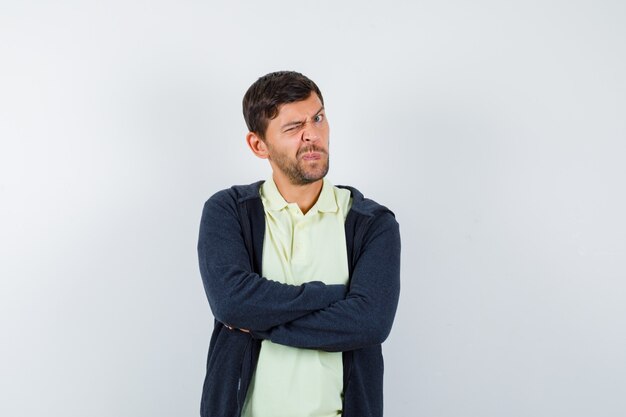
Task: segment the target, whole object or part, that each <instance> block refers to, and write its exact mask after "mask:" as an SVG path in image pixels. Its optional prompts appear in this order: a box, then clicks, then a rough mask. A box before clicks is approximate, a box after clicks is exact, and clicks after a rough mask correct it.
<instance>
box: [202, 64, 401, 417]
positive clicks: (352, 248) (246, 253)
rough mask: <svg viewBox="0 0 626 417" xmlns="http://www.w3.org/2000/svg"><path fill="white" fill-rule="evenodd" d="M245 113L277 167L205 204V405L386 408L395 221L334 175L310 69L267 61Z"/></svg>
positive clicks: (256, 140) (324, 411)
mask: <svg viewBox="0 0 626 417" xmlns="http://www.w3.org/2000/svg"><path fill="white" fill-rule="evenodd" d="M243 113H244V118H245V120H246V124H247V126H248V129H249V131H250V132H249V133H248V134H247V136H246V141H247V143H248V146H249V147H250V149H251V150H252V152H253V153H254V154H255V155H256V156H258V157H259V158H263V159H267V160H268V161H269V163H270V166H271V168H272V176H271V178H269V179H268V180H267V181H259V182H256V183H254V184H250V185H245V186H233V187H231V188H229V189H226V190H222V191H220V192H218V193H216V194H215V195H213V196H212V197H211V198H210V199H209V200H208V201H207V202H206V204H205V206H204V211H203V213H202V221H201V226H200V238H199V243H198V255H199V260H200V271H201V274H202V280H203V283H204V288H205V290H206V294H207V297H208V300H209V304H210V306H211V311H212V312H213V316H214V317H215V327H214V329H213V335H212V337H211V342H210V346H209V355H208V363H207V374H206V378H205V381H204V389H203V393H202V404H201V416H202V417H239V416H242V417H309V416H320V417H326V416H328V417H330V416H335V417H336V416H343V417H379V416H382V414H383V401H382V395H383V358H382V351H381V343H382V342H383V341H384V340H385V339H386V338H387V336H388V334H389V332H390V330H391V325H392V322H393V318H394V315H395V312H396V306H397V302H398V296H399V291H400V234H399V229H398V223H397V222H396V220H395V218H394V215H393V213H392V212H391V211H389V210H388V209H387V208H386V207H384V206H381V205H379V204H377V203H376V202H374V201H372V200H369V199H366V198H364V197H363V195H362V194H361V193H360V192H359V191H357V190H356V189H355V188H352V187H335V186H333V185H332V184H331V183H330V182H329V181H328V180H326V179H325V176H326V173H327V172H328V137H329V127H328V121H327V119H326V113H325V110H324V99H323V98H322V94H321V92H320V90H319V88H318V87H317V85H315V83H314V82H313V81H311V80H309V79H308V78H307V77H305V76H304V75H302V74H299V73H296V72H291V71H284V72H275V73H271V74H267V75H265V76H263V77H261V78H260V79H259V80H257V81H256V82H255V83H254V84H253V85H252V86H251V87H250V88H249V89H248V91H247V92H246V94H245V96H244V99H243Z"/></svg>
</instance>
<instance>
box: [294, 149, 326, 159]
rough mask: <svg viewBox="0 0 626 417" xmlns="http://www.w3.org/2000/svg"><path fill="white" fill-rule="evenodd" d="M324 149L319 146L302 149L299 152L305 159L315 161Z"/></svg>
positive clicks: (319, 157) (323, 152)
mask: <svg viewBox="0 0 626 417" xmlns="http://www.w3.org/2000/svg"><path fill="white" fill-rule="evenodd" d="M325 153H326V151H324V150H323V149H319V148H308V149H304V150H303V151H301V152H300V157H301V158H302V159H303V160H305V161H317V160H319V159H322V154H325Z"/></svg>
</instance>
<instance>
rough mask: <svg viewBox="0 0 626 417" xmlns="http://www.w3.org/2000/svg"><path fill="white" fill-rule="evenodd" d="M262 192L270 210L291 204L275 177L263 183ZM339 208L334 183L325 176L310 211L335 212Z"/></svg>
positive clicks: (266, 205) (276, 209)
mask: <svg viewBox="0 0 626 417" xmlns="http://www.w3.org/2000/svg"><path fill="white" fill-rule="evenodd" d="M262 194H263V199H264V200H265V201H264V204H265V207H266V208H267V209H268V210H272V211H280V210H282V209H284V208H285V207H287V206H288V205H289V203H288V202H287V201H285V199H284V198H283V196H282V195H281V194H280V191H278V187H277V186H276V183H275V182H274V179H273V178H271V177H270V178H269V179H268V180H267V181H265V183H264V184H263V186H262ZM337 210H339V206H338V205H337V200H336V198H335V193H334V192H333V185H332V184H331V183H330V181H328V180H327V179H326V178H324V179H323V183H322V191H321V192H320V195H319V197H318V199H317V201H316V202H315V204H314V205H313V207H311V210H309V212H311V211H318V212H321V213H335V212H337Z"/></svg>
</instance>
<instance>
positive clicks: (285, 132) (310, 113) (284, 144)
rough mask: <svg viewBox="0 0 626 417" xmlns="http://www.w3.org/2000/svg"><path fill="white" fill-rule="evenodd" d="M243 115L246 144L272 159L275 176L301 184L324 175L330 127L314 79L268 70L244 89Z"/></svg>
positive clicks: (256, 152)
mask: <svg viewBox="0 0 626 417" xmlns="http://www.w3.org/2000/svg"><path fill="white" fill-rule="evenodd" d="M243 114H244V118H245V120H246V124H247V126H248V129H249V133H248V135H247V136H246V140H247V142H248V145H249V146H250V149H252V151H253V152H254V154H255V155H256V156H258V157H259V158H263V159H268V160H269V161H270V165H271V166H272V169H273V172H274V179H275V180H281V179H284V180H288V181H289V182H290V183H291V184H293V185H305V184H310V183H313V182H315V181H318V180H320V179H322V178H323V177H324V176H325V175H326V173H327V172H328V135H329V128H328V122H327V121H326V115H325V112H324V101H323V98H322V93H321V92H320V90H319V88H318V87H317V85H315V83H314V82H313V81H311V80H310V79H308V78H307V77H305V76H304V75H302V74H300V73H297V72H293V71H280V72H274V73H271V74H267V75H265V76H263V77H261V78H259V79H258V80H257V81H256V82H255V83H254V84H252V86H250V88H249V89H248V91H247V92H246V94H245V96H244V98H243Z"/></svg>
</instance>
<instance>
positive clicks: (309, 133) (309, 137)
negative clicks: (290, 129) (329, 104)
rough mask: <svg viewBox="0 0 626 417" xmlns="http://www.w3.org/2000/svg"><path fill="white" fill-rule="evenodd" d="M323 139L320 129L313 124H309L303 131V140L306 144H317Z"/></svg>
mask: <svg viewBox="0 0 626 417" xmlns="http://www.w3.org/2000/svg"><path fill="white" fill-rule="evenodd" d="M320 137H321V134H320V129H319V127H316V126H315V124H313V123H307V124H306V126H305V127H304V129H303V130H302V140H303V141H304V142H315V141H316V140H319V139H320Z"/></svg>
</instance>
